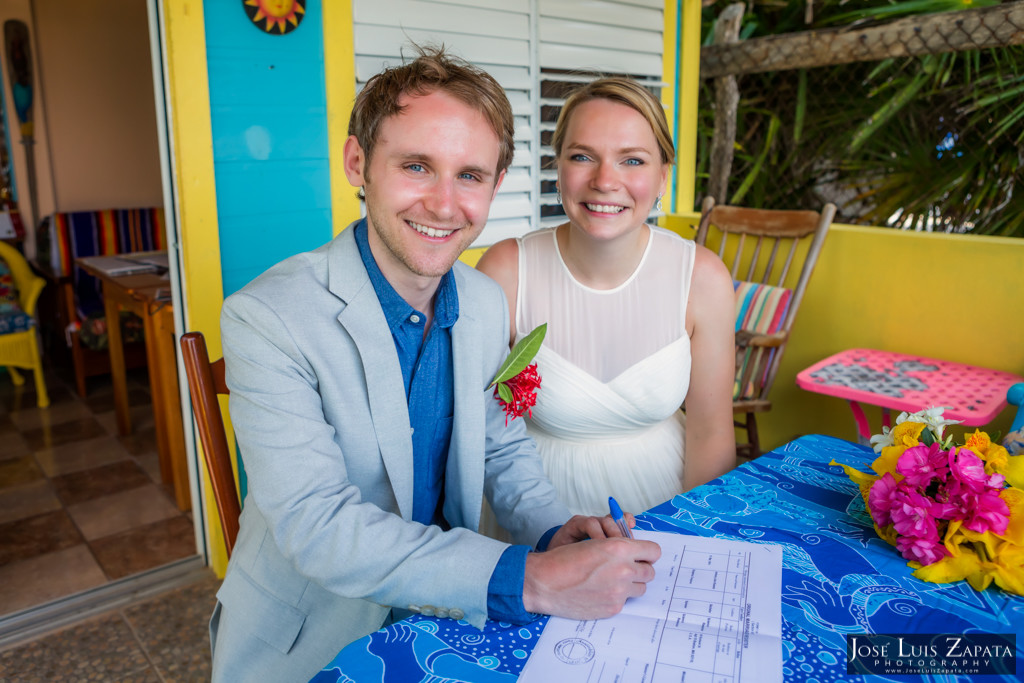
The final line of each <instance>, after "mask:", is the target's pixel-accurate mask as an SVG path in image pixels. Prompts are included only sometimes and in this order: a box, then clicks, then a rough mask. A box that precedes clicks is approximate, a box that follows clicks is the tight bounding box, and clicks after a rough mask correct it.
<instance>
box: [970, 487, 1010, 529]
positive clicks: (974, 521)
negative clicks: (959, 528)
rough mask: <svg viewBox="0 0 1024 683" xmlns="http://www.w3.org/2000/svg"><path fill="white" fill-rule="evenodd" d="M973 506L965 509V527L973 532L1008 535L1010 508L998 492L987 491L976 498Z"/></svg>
mask: <svg viewBox="0 0 1024 683" xmlns="http://www.w3.org/2000/svg"><path fill="white" fill-rule="evenodd" d="M972 502H973V505H970V506H969V507H966V508H965V510H964V511H965V512H966V515H965V516H964V527H965V528H967V529H970V530H971V531H976V532H978V533H979V534H983V533H985V532H986V531H994V532H995V533H997V534H1004V533H1006V527H1007V525H1008V524H1009V523H1010V507H1009V506H1008V505H1007V504H1006V501H1004V500H1003V499H1002V498H1000V497H999V492H998V491H994V490H991V491H985V492H984V493H981V494H978V495H975V496H974V500H973V501H972Z"/></svg>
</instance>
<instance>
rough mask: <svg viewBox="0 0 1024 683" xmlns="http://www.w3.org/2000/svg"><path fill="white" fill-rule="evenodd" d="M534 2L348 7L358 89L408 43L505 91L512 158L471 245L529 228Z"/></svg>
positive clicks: (385, 1) (362, 2)
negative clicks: (455, 61) (438, 51)
mask: <svg viewBox="0 0 1024 683" xmlns="http://www.w3.org/2000/svg"><path fill="white" fill-rule="evenodd" d="M533 3H534V0H447V1H446V2H437V1H433V0H354V2H353V3H352V12H353V18H354V22H355V24H354V33H355V55H356V81H357V84H356V85H357V88H362V86H363V84H364V83H366V81H367V80H369V79H370V77H371V76H373V75H374V74H375V73H377V72H378V71H380V70H381V69H382V68H384V67H385V66H395V65H397V64H400V63H401V62H402V59H401V54H400V53H401V51H402V50H403V49H404V50H406V56H408V46H409V42H410V41H412V42H415V43H417V44H420V45H426V44H434V45H438V44H442V43H443V44H444V45H445V47H446V48H448V49H449V50H451V52H452V53H453V54H455V55H457V56H459V57H462V58H463V59H466V60H468V61H470V62H472V63H473V64H476V65H477V66H479V67H480V68H482V69H484V70H486V71H487V72H488V73H489V74H491V75H492V76H494V78H495V79H496V80H497V81H498V83H500V84H501V86H502V87H503V88H505V92H506V93H507V94H508V98H509V101H510V102H511V103H512V113H513V115H514V116H515V131H516V132H515V143H516V154H515V158H514V159H513V160H512V167H511V168H509V171H508V174H507V175H506V176H505V181H504V182H503V183H502V186H501V189H500V190H499V192H498V196H497V197H496V198H495V200H494V203H493V204H492V205H491V213H490V218H489V219H488V221H487V227H486V228H484V231H483V233H482V234H481V235H480V237H479V238H478V239H477V243H476V245H477V246H486V245H490V244H493V243H494V242H497V241H498V240H501V239H504V238H505V237H511V236H515V235H522V234H524V233H526V232H529V230H530V229H531V226H533V225H535V224H536V216H537V207H538V199H537V193H538V190H537V171H536V168H535V165H536V162H535V159H536V157H537V154H536V150H537V147H536V141H535V138H536V135H537V125H536V113H535V110H536V105H535V102H536V85H535V84H536V66H535V65H532V63H533V64H535V62H533V56H534V52H535V49H534V44H535V38H534V37H533V34H534V33H535V30H534V28H533V20H532V6H533Z"/></svg>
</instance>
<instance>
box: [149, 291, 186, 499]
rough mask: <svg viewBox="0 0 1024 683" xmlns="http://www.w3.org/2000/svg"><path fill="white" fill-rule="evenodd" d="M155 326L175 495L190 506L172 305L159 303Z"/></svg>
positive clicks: (165, 427) (162, 405)
mask: <svg viewBox="0 0 1024 683" xmlns="http://www.w3.org/2000/svg"><path fill="white" fill-rule="evenodd" d="M156 305H157V306H158V310H156V311H155V312H153V314H152V317H153V326H154V327H155V328H156V336H155V337H154V341H155V345H156V355H157V357H158V358H159V366H160V392H161V397H160V404H161V407H162V412H163V414H164V418H163V419H164V430H165V440H166V447H167V452H168V455H169V459H170V465H171V478H172V480H173V481H174V499H175V502H176V503H177V504H178V508H179V509H181V510H189V509H191V507H192V500H191V497H190V496H189V485H188V462H187V461H186V454H185V427H184V424H183V423H182V418H181V397H180V394H179V385H178V370H177V354H176V353H175V344H174V316H173V314H172V309H171V307H170V306H167V305H162V304H156Z"/></svg>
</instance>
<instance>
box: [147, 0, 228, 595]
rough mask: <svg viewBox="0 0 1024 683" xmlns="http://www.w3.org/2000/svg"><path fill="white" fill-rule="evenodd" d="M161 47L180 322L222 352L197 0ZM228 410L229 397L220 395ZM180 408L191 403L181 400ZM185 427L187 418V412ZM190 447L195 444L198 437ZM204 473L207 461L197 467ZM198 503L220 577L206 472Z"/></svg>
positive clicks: (172, 24)
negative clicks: (179, 273)
mask: <svg viewBox="0 0 1024 683" xmlns="http://www.w3.org/2000/svg"><path fill="white" fill-rule="evenodd" d="M163 16H164V24H165V34H166V35H165V40H166V45H165V50H166V60H167V62H166V63H167V79H168V81H169V88H168V90H169V92H170V96H169V97H170V101H169V103H168V105H169V109H170V113H171V121H170V128H171V136H172V138H173V139H174V148H173V151H174V158H173V160H172V163H173V165H174V172H175V173H174V175H175V177H174V184H175V187H176V189H177V199H178V206H177V217H178V235H179V239H180V243H181V258H182V264H183V266H184V272H183V273H182V278H181V282H182V302H183V304H184V309H185V328H186V330H187V331H193V330H196V331H199V332H202V333H203V335H204V336H205V337H206V343H207V347H208V350H209V352H210V357H211V358H220V357H221V355H223V352H222V350H221V343H220V308H221V305H222V304H223V303H224V299H223V296H222V294H221V292H223V291H224V289H223V285H222V283H221V268H220V263H221V259H220V240H219V233H218V229H217V188H216V183H215V181H214V172H213V133H212V130H211V126H210V95H209V87H208V84H207V68H206V31H205V26H204V23H203V8H202V3H201V2H194V3H190V4H183V3H178V2H165V3H164V7H163ZM221 407H222V410H223V412H224V414H225V416H226V415H227V402H226V401H222V406H221ZM185 410H189V407H188V406H186V407H185ZM185 422H186V428H188V426H190V425H191V421H190V420H189V419H187V418H186V421H185ZM225 426H226V428H227V432H228V444H229V446H230V447H231V448H234V433H233V432H232V431H231V423H230V420H227V419H225ZM196 448H197V449H201V446H200V445H199V440H198V439H196ZM199 469H201V470H202V471H203V472H205V471H206V470H205V467H200V468H199ZM202 490H203V505H202V508H203V510H204V511H205V513H206V531H207V537H208V539H209V540H208V546H209V548H210V552H211V566H212V567H213V569H214V571H215V572H216V573H217V575H218V576H223V575H224V571H225V569H226V568H227V553H226V551H225V549H224V537H223V534H222V533H221V528H220V518H219V517H218V516H217V506H216V504H215V502H214V499H213V492H212V489H211V488H210V486H209V479H208V477H207V476H205V475H204V477H203V487H202Z"/></svg>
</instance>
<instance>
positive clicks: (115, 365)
mask: <svg viewBox="0 0 1024 683" xmlns="http://www.w3.org/2000/svg"><path fill="white" fill-rule="evenodd" d="M107 290H108V287H107V285H106V284H104V285H103V310H104V314H105V315H106V316H107V319H106V323H107V349H108V350H109V351H110V379H111V381H112V382H113V385H114V410H115V413H116V415H117V432H118V434H120V435H122V436H126V435H128V434H131V432H132V417H131V411H130V409H129V407H128V373H127V371H126V370H125V364H124V338H123V337H122V336H121V306H120V304H119V303H118V302H117V298H116V294H115V293H114V292H109V291H107Z"/></svg>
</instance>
